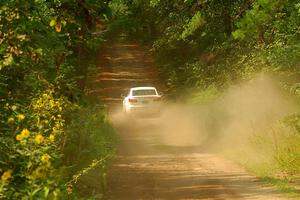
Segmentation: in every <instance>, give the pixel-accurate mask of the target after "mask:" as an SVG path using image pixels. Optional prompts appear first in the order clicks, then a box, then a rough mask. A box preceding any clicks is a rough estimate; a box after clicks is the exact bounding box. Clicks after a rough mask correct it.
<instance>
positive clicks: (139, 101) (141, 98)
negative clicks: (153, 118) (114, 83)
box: [123, 87, 161, 114]
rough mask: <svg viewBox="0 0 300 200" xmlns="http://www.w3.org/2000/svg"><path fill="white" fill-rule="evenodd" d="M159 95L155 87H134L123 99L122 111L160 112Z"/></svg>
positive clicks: (130, 112)
mask: <svg viewBox="0 0 300 200" xmlns="http://www.w3.org/2000/svg"><path fill="white" fill-rule="evenodd" d="M160 103H161V95H159V94H158V92H157V90H156V88H155V87H134V88H130V90H129V93H128V95H127V96H126V97H124V100H123V111H124V113H127V114H132V113H147V114H158V113H159V112H160Z"/></svg>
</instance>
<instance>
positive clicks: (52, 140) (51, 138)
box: [49, 134, 55, 142]
mask: <svg viewBox="0 0 300 200" xmlns="http://www.w3.org/2000/svg"><path fill="white" fill-rule="evenodd" d="M49 140H50V141H51V142H54V140H55V136H54V134H50V135H49Z"/></svg>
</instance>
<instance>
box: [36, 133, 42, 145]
mask: <svg viewBox="0 0 300 200" xmlns="http://www.w3.org/2000/svg"><path fill="white" fill-rule="evenodd" d="M34 140H35V142H36V143H38V144H41V143H42V142H43V141H44V136H42V135H41V134H38V135H37V136H35V138H34Z"/></svg>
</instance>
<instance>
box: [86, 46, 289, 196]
mask: <svg viewBox="0 0 300 200" xmlns="http://www.w3.org/2000/svg"><path fill="white" fill-rule="evenodd" d="M100 53H101V57H100V58H99V60H100V63H99V66H98V69H97V70H98V72H97V74H96V76H95V80H96V81H95V85H94V88H95V90H94V91H92V92H94V93H95V94H96V95H97V96H98V97H99V100H101V101H104V102H105V103H107V104H108V106H109V107H110V109H111V112H112V114H111V118H112V122H113V123H114V124H115V126H116V128H117V130H118V134H119V135H120V138H121V145H120V149H119V152H118V156H117V157H116V160H115V162H114V163H113V166H112V168H111V170H110V171H109V174H108V183H107V185H108V192H107V194H106V199H113V200H122V199H124V200H125V199H128V200H135V199H141V200H142V199H143V200H144V199H145V200H150V199H151V200H152V199H172V200H179V199H217V200H225V199H259V200H260V199H261V200H268V199H272V200H273V199H274V200H275V199H278V200H281V199H286V198H283V197H282V196H281V195H280V194H278V193H276V192H274V191H273V190H272V189H270V188H267V187H265V186H262V184H261V183H259V182H258V181H257V180H256V179H255V178H254V177H252V176H250V175H248V174H247V173H246V171H245V170H244V169H243V168H242V167H240V166H238V165H235V164H233V163H232V162H230V161H227V160H225V159H222V158H220V157H218V156H216V155H213V154H209V153H208V152H206V151H205V149H203V147H201V146H198V145H195V143H193V141H189V142H184V141H182V142H183V143H182V145H180V142H181V141H180V140H181V135H184V134H185V132H184V130H185V129H181V130H179V129H178V130H177V131H176V126H177V125H178V123H180V122H181V121H182V119H181V118H180V117H181V116H179V117H178V118H177V121H176V120H175V121H174V120H173V121H171V122H168V123H171V124H169V125H170V126H172V127H175V128H174V129H173V130H172V134H171V136H170V135H168V136H166V134H168V133H166V132H164V131H162V129H163V128H162V127H166V126H165V124H164V123H165V122H164V118H159V119H151V118H142V119H135V120H134V119H126V118H124V116H122V114H120V113H119V112H118V109H119V108H118V106H120V104H121V98H120V94H121V93H123V92H125V91H126V89H127V88H129V87H132V86H144V85H154V86H157V87H161V84H160V82H159V79H158V76H157V72H156V71H155V68H154V67H153V61H152V59H151V55H150V54H149V53H148V51H147V49H146V48H143V47H141V46H139V45H138V44H136V43H134V42H118V43H115V44H112V43H109V44H107V45H105V46H104V47H103V49H102V50H101V51H100ZM183 116H184V115H182V117H183ZM164 136H166V137H164ZM167 137H171V139H172V138H175V137H176V138H177V141H176V143H172V142H166V141H167V140H165V139H166V138H167ZM182 138H183V137H182ZM171 141H172V140H171ZM178 142H179V143H178Z"/></svg>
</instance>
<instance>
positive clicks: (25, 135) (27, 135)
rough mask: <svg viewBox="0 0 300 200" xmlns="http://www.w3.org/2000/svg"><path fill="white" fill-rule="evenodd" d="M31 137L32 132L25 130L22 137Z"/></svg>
mask: <svg viewBox="0 0 300 200" xmlns="http://www.w3.org/2000/svg"><path fill="white" fill-rule="evenodd" d="M29 135H30V132H29V130H28V129H27V128H24V129H23V130H22V131H21V136H22V137H23V138H28V137H29Z"/></svg>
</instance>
